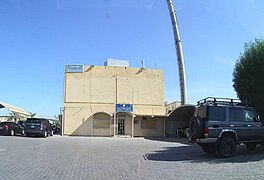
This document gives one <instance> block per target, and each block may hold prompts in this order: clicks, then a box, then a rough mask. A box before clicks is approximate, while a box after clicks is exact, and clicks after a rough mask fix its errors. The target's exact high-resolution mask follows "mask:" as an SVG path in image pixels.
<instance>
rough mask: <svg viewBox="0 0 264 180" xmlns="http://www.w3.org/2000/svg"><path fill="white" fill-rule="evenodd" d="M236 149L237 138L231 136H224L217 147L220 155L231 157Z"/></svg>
mask: <svg viewBox="0 0 264 180" xmlns="http://www.w3.org/2000/svg"><path fill="white" fill-rule="evenodd" d="M235 151H236V140H235V139H234V138H233V137H231V136H226V137H223V138H222V139H221V140H220V142H219V144H218V148H217V153H218V155H219V156H220V157H224V158H227V157H231V156H232V155H233V154H234V152H235Z"/></svg>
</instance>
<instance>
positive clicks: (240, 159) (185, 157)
mask: <svg viewBox="0 0 264 180" xmlns="http://www.w3.org/2000/svg"><path fill="white" fill-rule="evenodd" d="M143 158H144V159H145V160H149V161H186V162H191V163H203V162H205V163H212V164H220V163H247V162H255V161H261V160H263V159H264V148H263V147H261V146H258V147H257V148H256V150H255V151H253V152H248V151H247V150H246V148H245V146H240V145H238V146H237V150H236V153H235V154H234V156H233V157H231V158H217V157H216V156H215V155H208V154H206V153H204V152H203V151H202V148H201V147H200V146H199V145H196V144H194V145H192V146H184V145H183V146H178V147H166V148H165V149H164V150H161V151H155V152H152V153H148V154H145V155H143Z"/></svg>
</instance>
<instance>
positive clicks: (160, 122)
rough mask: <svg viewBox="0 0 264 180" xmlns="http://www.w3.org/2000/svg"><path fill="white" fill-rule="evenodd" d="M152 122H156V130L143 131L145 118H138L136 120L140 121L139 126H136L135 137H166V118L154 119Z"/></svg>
mask: <svg viewBox="0 0 264 180" xmlns="http://www.w3.org/2000/svg"><path fill="white" fill-rule="evenodd" d="M151 119H152V120H156V129H142V128H141V122H142V120H143V117H136V118H135V120H139V123H138V124H135V133H134V136H139V137H144V136H145V137H162V136H164V126H165V124H164V122H165V121H164V118H161V117H154V118H151Z"/></svg>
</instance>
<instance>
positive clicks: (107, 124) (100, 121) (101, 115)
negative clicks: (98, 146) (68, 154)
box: [92, 112, 112, 136]
mask: <svg viewBox="0 0 264 180" xmlns="http://www.w3.org/2000/svg"><path fill="white" fill-rule="evenodd" d="M111 122H112V115H111V114H110V113H108V112H96V113H95V114H93V120H92V136H111V124H112V123H111Z"/></svg>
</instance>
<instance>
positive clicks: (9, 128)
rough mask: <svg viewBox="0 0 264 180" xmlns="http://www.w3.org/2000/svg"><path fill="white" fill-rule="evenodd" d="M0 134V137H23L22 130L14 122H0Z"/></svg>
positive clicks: (23, 132)
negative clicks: (18, 135)
mask: <svg viewBox="0 0 264 180" xmlns="http://www.w3.org/2000/svg"><path fill="white" fill-rule="evenodd" d="M0 134H1V135H11V136H14V135H17V134H20V135H24V134H25V131H24V128H23V127H21V126H20V125H19V124H17V123H15V122H1V123H0Z"/></svg>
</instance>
